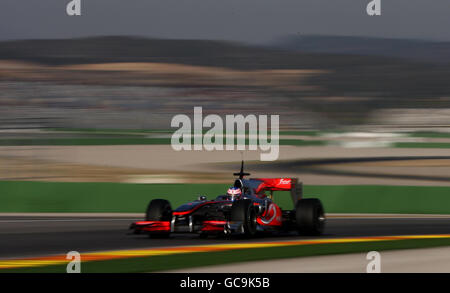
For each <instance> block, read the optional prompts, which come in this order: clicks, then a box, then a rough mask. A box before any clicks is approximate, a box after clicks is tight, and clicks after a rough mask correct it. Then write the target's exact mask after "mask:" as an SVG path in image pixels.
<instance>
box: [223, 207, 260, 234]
mask: <svg viewBox="0 0 450 293" xmlns="http://www.w3.org/2000/svg"><path fill="white" fill-rule="evenodd" d="M256 218H257V217H256V209H255V208H254V207H253V202H252V201H251V200H249V199H242V200H238V201H235V202H234V203H233V206H232V207H231V215H230V220H231V221H232V222H242V225H243V228H244V234H245V235H246V236H254V235H255V234H256V224H257V223H256Z"/></svg>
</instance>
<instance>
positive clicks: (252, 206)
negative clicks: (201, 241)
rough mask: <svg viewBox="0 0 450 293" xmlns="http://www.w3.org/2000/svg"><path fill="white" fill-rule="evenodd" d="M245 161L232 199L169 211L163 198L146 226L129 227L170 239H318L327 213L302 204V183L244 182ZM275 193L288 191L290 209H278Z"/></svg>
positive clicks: (311, 202)
mask: <svg viewBox="0 0 450 293" xmlns="http://www.w3.org/2000/svg"><path fill="white" fill-rule="evenodd" d="M243 169H244V162H242V164H241V170H240V172H239V173H234V175H235V176H239V177H238V179H236V181H235V182H234V187H237V188H239V189H241V190H242V194H241V196H240V197H239V198H238V199H236V198H234V197H232V196H229V195H219V196H217V197H216V198H215V199H213V200H208V199H207V198H206V197H205V196H200V197H199V198H198V199H197V200H194V201H192V202H188V203H186V204H183V205H181V206H179V207H178V208H177V209H175V210H172V208H171V205H170V203H169V201H167V200H165V199H154V200H152V201H151V202H150V203H149V205H148V207H147V211H146V217H145V221H138V222H135V223H133V224H131V226H130V229H132V230H133V232H134V233H135V234H140V233H147V234H149V235H150V237H168V236H169V235H170V234H171V233H197V234H199V235H200V236H201V237H206V236H208V235H212V234H216V235H217V234H219V235H237V234H242V235H247V236H254V235H255V234H257V233H260V232H288V231H297V232H298V233H300V234H303V235H320V234H322V232H323V230H324V226H325V212H324V208H323V206H322V203H321V202H320V200H319V199H316V198H306V199H303V198H302V197H303V188H302V184H301V183H300V182H299V181H298V180H297V178H255V179H244V176H249V175H250V174H249V173H244V170H243ZM274 191H289V192H290V195H291V197H292V201H293V203H294V207H295V208H294V209H293V210H282V209H281V208H280V207H279V206H278V205H277V204H276V203H274V202H273V201H272V198H273V192H274Z"/></svg>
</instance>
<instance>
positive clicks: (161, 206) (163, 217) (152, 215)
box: [145, 199, 172, 238]
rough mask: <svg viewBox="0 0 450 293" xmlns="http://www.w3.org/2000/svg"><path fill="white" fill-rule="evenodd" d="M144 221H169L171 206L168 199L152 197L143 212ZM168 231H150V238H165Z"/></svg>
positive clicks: (167, 235) (168, 233)
mask: <svg viewBox="0 0 450 293" xmlns="http://www.w3.org/2000/svg"><path fill="white" fill-rule="evenodd" d="M145 220H146V221H171V220H172V207H171V206H170V203H169V201H167V200H165V199H154V200H152V201H151V202H150V203H149V204H148V206H147V211H146V212H145ZM169 235H170V232H165V231H163V232H152V233H150V234H149V236H150V237H151V238H166V237H169Z"/></svg>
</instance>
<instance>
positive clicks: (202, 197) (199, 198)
mask: <svg viewBox="0 0 450 293" xmlns="http://www.w3.org/2000/svg"><path fill="white" fill-rule="evenodd" d="M198 200H201V201H205V200H206V196H204V195H200V196H199V197H198Z"/></svg>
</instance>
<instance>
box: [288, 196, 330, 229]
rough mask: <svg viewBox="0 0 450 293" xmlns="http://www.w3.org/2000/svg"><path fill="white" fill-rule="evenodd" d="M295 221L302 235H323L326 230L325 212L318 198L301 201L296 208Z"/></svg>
mask: <svg viewBox="0 0 450 293" xmlns="http://www.w3.org/2000/svg"><path fill="white" fill-rule="evenodd" d="M295 219H296V224H297V229H298V232H299V233H300V234H301V235H321V234H322V233H323V230H324V228H325V211H324V208H323V205H322V202H321V201H320V200H319V199H317V198H306V199H301V200H299V201H298V202H297V204H296V206H295Z"/></svg>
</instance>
